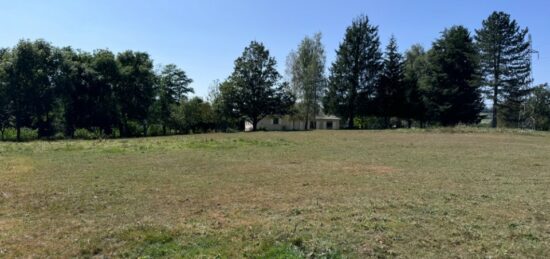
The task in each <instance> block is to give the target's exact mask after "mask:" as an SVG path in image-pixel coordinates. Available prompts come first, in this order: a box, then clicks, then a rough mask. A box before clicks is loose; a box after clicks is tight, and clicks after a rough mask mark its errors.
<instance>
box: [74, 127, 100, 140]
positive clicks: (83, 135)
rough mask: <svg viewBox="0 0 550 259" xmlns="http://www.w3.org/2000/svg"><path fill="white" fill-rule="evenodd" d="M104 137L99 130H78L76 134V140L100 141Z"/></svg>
mask: <svg viewBox="0 0 550 259" xmlns="http://www.w3.org/2000/svg"><path fill="white" fill-rule="evenodd" d="M102 137H103V136H102V134H101V132H100V131H99V130H96V131H91V130H87V129H76V130H75V132H74V138H75V139H100V138H102Z"/></svg>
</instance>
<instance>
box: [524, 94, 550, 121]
mask: <svg viewBox="0 0 550 259" xmlns="http://www.w3.org/2000/svg"><path fill="white" fill-rule="evenodd" d="M524 113H525V117H526V122H525V127H527V128H531V129H534V130H550V88H549V87H548V84H543V85H539V86H537V87H535V88H533V91H532V94H531V95H530V96H529V98H527V101H526V107H525V112H524Z"/></svg>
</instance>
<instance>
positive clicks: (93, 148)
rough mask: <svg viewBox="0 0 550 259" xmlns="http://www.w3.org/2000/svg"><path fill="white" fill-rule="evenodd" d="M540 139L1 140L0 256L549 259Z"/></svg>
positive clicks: (382, 134)
mask: <svg viewBox="0 0 550 259" xmlns="http://www.w3.org/2000/svg"><path fill="white" fill-rule="evenodd" d="M549 254H550V134H544V133H518V132H511V131H507V132H497V131H483V130H472V131H468V130H465V131H461V130H456V131H455V130H434V131H414V130H412V131H409V130H396V131H313V132H257V133H235V134H204V135H189V136H172V137H156V138H143V139H121V140H105V141H57V142H42V141H36V142H28V143H0V257H6V258H12V257H103V256H106V257H131V258H135V257H140V256H142V257H145V258H148V257H171V258H172V257H192V258H194V257H204V258H213V257H214V258H215V257H218V258H235V257H237V258H240V257H251V258H303V257H314V258H341V257H344V258H364V257H394V256H396V257H405V258H419V257H440V258H441V257H485V256H492V257H547V256H548V255H549Z"/></svg>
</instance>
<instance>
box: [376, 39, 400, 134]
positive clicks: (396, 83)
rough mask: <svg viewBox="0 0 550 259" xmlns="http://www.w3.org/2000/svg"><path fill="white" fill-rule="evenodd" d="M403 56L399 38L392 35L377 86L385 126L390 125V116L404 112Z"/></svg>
mask: <svg viewBox="0 0 550 259" xmlns="http://www.w3.org/2000/svg"><path fill="white" fill-rule="evenodd" d="M403 72H404V71H403V56H402V55H401V54H400V53H399V49H398V47H397V40H396V39H395V37H393V36H392V37H391V39H390V42H389V44H388V46H387V47H386V53H385V58H384V66H383V69H382V73H381V76H380V82H379V84H378V85H377V87H376V108H377V115H378V116H380V117H382V118H384V124H385V127H386V128H387V127H389V123H390V117H402V116H403V114H404V104H405V94H404V92H403V91H404V85H403V83H404V81H403V79H404V74H403Z"/></svg>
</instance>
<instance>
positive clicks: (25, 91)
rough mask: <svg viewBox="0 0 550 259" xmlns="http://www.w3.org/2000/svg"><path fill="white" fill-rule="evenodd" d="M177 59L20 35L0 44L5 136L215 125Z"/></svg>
mask: <svg viewBox="0 0 550 259" xmlns="http://www.w3.org/2000/svg"><path fill="white" fill-rule="evenodd" d="M191 82H192V80H191V79H190V78H188V77H187V75H186V73H185V72H184V71H183V70H181V69H179V68H178V67H176V66H175V65H167V66H164V67H162V69H160V71H155V69H154V64H153V61H152V60H151V58H150V57H149V55H148V54H147V53H144V52H135V51H125V52H121V53H118V54H114V53H112V52H111V51H109V50H96V51H94V52H93V53H89V52H84V51H79V50H74V49H72V48H70V47H65V48H58V47H55V46H52V45H51V44H50V43H48V42H45V41H43V40H37V41H29V40H21V41H20V42H19V43H18V44H17V45H16V46H15V47H13V48H11V49H2V50H1V51H0V83H1V84H0V130H1V135H2V139H5V138H12V139H16V140H21V139H23V138H36V137H39V138H64V137H70V138H72V137H78V138H97V137H134V136H147V135H160V134H169V133H187V132H189V131H194V132H197V131H207V130H211V129H215V128H216V127H217V126H218V125H217V120H216V118H215V115H214V111H213V109H212V107H211V105H210V104H209V103H208V102H205V101H203V100H202V99H200V98H192V99H188V98H187V94H189V93H192V92H193V89H192V88H190V87H189V84H190V83H191Z"/></svg>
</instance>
